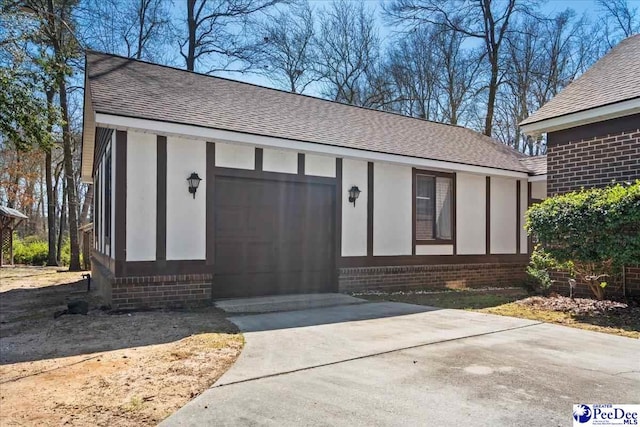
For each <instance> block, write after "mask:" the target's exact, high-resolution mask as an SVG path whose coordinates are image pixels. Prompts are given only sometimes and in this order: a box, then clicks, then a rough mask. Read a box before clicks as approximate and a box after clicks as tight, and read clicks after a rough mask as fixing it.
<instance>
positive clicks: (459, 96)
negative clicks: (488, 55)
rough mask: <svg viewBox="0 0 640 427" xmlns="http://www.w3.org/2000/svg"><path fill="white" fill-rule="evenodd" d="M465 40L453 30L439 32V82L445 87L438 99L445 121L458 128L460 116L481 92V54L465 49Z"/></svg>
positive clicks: (435, 40)
mask: <svg viewBox="0 0 640 427" xmlns="http://www.w3.org/2000/svg"><path fill="white" fill-rule="evenodd" d="M464 41H465V37H464V36H462V35H461V34H460V33H458V32H456V31H451V30H444V31H438V32H437V33H436V37H435V38H434V42H435V44H434V47H435V48H436V51H437V54H438V56H439V58H440V60H439V63H440V64H441V66H442V69H441V75H440V78H439V79H438V83H439V85H440V87H441V88H442V91H441V96H440V97H439V98H438V100H439V104H440V109H441V111H442V114H443V116H442V120H443V121H445V122H447V123H450V124H452V125H457V124H458V120H459V119H460V116H461V115H462V114H463V113H464V110H465V109H466V108H467V107H468V104H469V102H470V100H471V98H472V96H473V95H475V94H476V93H477V88H476V86H477V85H478V79H479V68H480V65H481V63H482V61H481V60H480V58H481V53H478V52H476V51H474V50H470V49H463V48H462V44H463V43H464Z"/></svg>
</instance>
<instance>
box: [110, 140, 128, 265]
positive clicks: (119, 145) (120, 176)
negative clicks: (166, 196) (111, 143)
mask: <svg viewBox="0 0 640 427" xmlns="http://www.w3.org/2000/svg"><path fill="white" fill-rule="evenodd" d="M115 160H116V176H115V196H116V197H115V224H114V226H115V230H114V233H113V234H115V236H116V241H115V243H114V252H113V253H114V258H115V260H116V261H125V260H126V259H127V131H124V130H118V131H116V159H115Z"/></svg>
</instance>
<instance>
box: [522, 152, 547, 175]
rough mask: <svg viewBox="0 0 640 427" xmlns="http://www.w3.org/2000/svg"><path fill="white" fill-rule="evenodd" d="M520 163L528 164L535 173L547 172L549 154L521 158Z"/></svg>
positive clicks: (544, 173)
mask: <svg viewBox="0 0 640 427" xmlns="http://www.w3.org/2000/svg"><path fill="white" fill-rule="evenodd" d="M520 163H522V164H523V165H525V166H526V168H527V169H529V171H531V173H532V174H533V175H546V174H547V156H532V157H524V158H522V159H520Z"/></svg>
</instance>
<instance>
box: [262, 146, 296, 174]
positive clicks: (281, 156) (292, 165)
mask: <svg viewBox="0 0 640 427" xmlns="http://www.w3.org/2000/svg"><path fill="white" fill-rule="evenodd" d="M262 170H263V171H266V172H280V173H298V153H297V152H295V151H287V150H273V149H271V148H265V149H263V150H262Z"/></svg>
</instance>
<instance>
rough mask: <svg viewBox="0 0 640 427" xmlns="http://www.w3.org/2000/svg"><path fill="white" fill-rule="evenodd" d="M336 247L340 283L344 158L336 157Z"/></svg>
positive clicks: (336, 281)
mask: <svg viewBox="0 0 640 427" xmlns="http://www.w3.org/2000/svg"><path fill="white" fill-rule="evenodd" d="M335 183H336V187H335V188H336V197H335V200H336V219H335V221H336V227H335V233H336V248H335V258H336V262H335V265H336V268H335V270H336V275H335V283H336V285H337V284H338V268H337V267H338V266H339V265H340V260H341V259H342V203H343V200H342V159H341V158H336V179H335Z"/></svg>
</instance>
